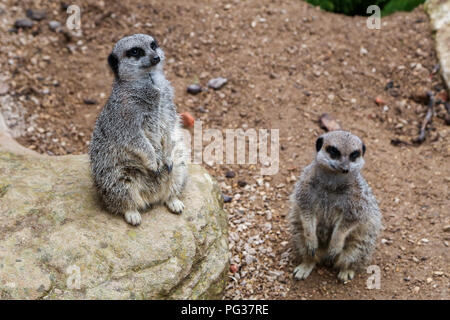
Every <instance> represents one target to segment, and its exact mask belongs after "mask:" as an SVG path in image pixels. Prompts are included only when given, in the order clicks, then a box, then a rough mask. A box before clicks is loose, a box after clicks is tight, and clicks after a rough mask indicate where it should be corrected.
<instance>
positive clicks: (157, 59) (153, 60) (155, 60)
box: [152, 56, 161, 65]
mask: <svg viewBox="0 0 450 320" xmlns="http://www.w3.org/2000/svg"><path fill="white" fill-rule="evenodd" d="M160 61H161V58H160V57H159V56H155V57H153V58H152V65H155V64H158V63H159V62H160Z"/></svg>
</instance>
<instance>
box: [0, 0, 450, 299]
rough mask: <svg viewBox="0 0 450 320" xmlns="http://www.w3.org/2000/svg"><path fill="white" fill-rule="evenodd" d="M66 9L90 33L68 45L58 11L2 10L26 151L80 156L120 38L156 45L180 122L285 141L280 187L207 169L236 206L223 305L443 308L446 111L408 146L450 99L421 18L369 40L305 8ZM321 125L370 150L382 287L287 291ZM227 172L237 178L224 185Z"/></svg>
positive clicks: (107, 4)
mask: <svg viewBox="0 0 450 320" xmlns="http://www.w3.org/2000/svg"><path fill="white" fill-rule="evenodd" d="M75 3H77V4H79V5H80V7H81V10H82V16H81V23H82V32H83V36H82V37H80V38H76V37H72V38H71V39H67V37H66V36H64V34H63V33H56V32H53V31H51V30H50V29H49V26H48V22H49V21H50V20H58V21H60V22H61V23H62V24H64V22H65V19H66V18H67V14H66V12H65V11H64V10H62V9H61V4H60V3H59V2H52V3H51V4H48V3H47V2H45V1H20V2H19V1H10V0H1V1H0V19H1V21H2V23H1V26H0V27H1V29H2V33H1V36H0V43H1V47H0V70H1V71H0V89H2V90H0V102H1V109H0V110H1V111H2V112H3V114H4V115H5V117H6V120H7V122H8V124H9V125H10V126H11V127H12V129H13V130H14V132H15V134H16V136H17V137H18V140H19V142H21V143H22V144H24V145H26V146H28V147H30V148H32V149H35V150H37V151H39V152H43V153H44V152H45V153H49V154H55V155H59V154H79V153H84V152H86V151H87V148H88V144H89V139H90V134H91V132H92V127H93V124H94V121H95V118H96V116H97V114H98V112H99V111H100V109H101V108H102V106H103V104H104V103H105V101H106V99H107V97H108V94H109V91H110V85H111V82H112V74H111V73H110V72H109V70H108V67H107V64H106V57H107V55H108V54H109V52H110V50H111V48H112V46H113V44H114V43H115V42H116V41H117V40H118V39H120V38H121V37H123V36H124V35H127V34H132V33H138V32H142V33H149V34H152V35H154V36H155V37H156V38H157V39H158V40H159V43H160V44H161V46H162V47H163V49H164V50H165V52H166V57H167V61H166V73H167V77H168V78H169V79H170V80H171V81H172V84H173V85H174V87H175V90H176V103H177V105H178V109H179V111H180V112H190V113H191V114H192V115H193V116H194V117H195V118H196V120H197V121H199V120H201V121H202V123H203V127H204V128H217V129H220V130H222V131H224V130H225V129H229V128H230V129H231V128H246V129H248V128H255V129H279V130H280V144H281V149H280V168H279V172H278V173H277V174H276V175H273V176H261V175H260V166H259V165H226V164H215V165H213V166H208V165H206V164H205V166H206V167H207V168H208V170H209V171H210V172H211V173H212V174H213V175H214V176H215V177H216V178H217V180H218V181H219V182H220V183H221V186H222V188H223V192H224V194H225V195H228V196H231V197H233V200H232V201H231V202H230V203H228V204H226V209H227V211H228V212H229V215H230V245H231V251H232V258H231V263H232V264H233V265H234V266H233V267H234V268H235V269H233V271H235V272H231V271H230V279H229V283H228V286H227V290H226V296H225V298H236V299H240V298H266V299H362V298H364V299H431V298H434V299H448V298H449V286H450V284H449V276H450V269H449V254H448V253H449V248H448V246H449V242H450V232H449V231H445V230H447V229H448V225H449V224H450V218H449V204H450V200H449V183H450V165H449V154H450V145H449V139H450V134H449V128H448V126H446V124H445V121H444V119H443V118H444V117H445V111H444V108H443V106H442V105H440V106H438V107H436V110H437V115H436V117H434V121H433V123H432V125H431V126H430V128H429V131H428V135H427V139H426V141H425V142H424V143H423V144H421V145H414V144H412V143H411V141H412V139H414V138H415V137H417V135H418V128H419V126H420V124H421V122H422V119H423V118H424V115H425V112H426V102H425V101H423V96H424V94H425V92H426V91H427V90H429V91H432V92H433V94H434V95H435V96H436V99H439V100H446V99H448V97H447V95H446V93H445V90H443V89H444V84H443V82H442V80H441V78H440V76H439V74H438V73H436V72H435V71H436V68H435V66H436V64H437V58H436V55H435V52H434V48H433V38H432V33H431V30H430V27H429V23H428V18H427V16H426V14H425V13H424V11H423V9H422V8H418V9H416V10H415V11H414V12H412V13H397V14H394V15H392V16H389V17H387V18H383V20H382V28H381V30H370V29H368V28H366V20H365V18H362V17H346V16H341V15H335V14H331V13H326V12H321V11H319V10H317V9H315V8H312V7H310V6H309V5H307V4H305V3H304V2H302V1H299V0H285V1H280V0H274V1H269V0H261V1H225V2H224V1H215V0H213V1H193V0H185V1H147V2H146V4H139V2H138V1H75ZM28 8H32V9H39V8H41V9H45V10H46V11H47V17H46V18H45V19H44V20H43V21H40V22H35V26H34V27H33V28H32V29H31V30H19V31H17V32H13V31H11V30H10V29H11V28H12V26H13V24H14V21H15V19H18V18H23V17H25V10H26V9H28ZM219 76H221V77H225V78H228V83H227V84H226V85H225V86H224V87H223V88H222V89H220V90H218V91H213V90H207V91H205V92H202V93H200V94H198V95H196V96H193V95H189V94H188V93H186V87H187V86H188V85H190V84H192V83H195V82H198V83H199V84H201V85H203V86H205V85H206V83H207V82H208V80H209V79H211V78H215V77H219ZM5 84H6V85H7V87H8V88H6V90H5ZM2 86H3V88H2ZM5 91H6V92H5ZM377 97H378V98H379V100H381V102H380V103H378V104H377V103H375V99H376V98H377ZM87 100H90V101H87ZM324 112H327V113H330V114H331V115H332V116H333V117H335V118H336V119H338V121H339V123H340V124H341V126H342V127H343V128H344V129H347V130H350V131H352V132H353V133H355V134H357V135H359V136H360V137H361V138H362V139H363V140H364V142H365V144H366V145H367V153H366V156H365V159H366V167H365V170H364V175H365V177H366V179H367V180H368V182H369V184H370V185H371V187H372V189H373V192H374V194H375V195H376V197H377V199H378V202H379V206H380V209H381V211H382V212H383V216H384V220H383V223H384V230H383V232H382V235H381V237H380V239H379V245H378V248H377V251H376V254H375V255H374V257H373V261H372V263H373V264H374V265H376V266H378V267H379V268H380V271H381V288H380V289H378V290H377V289H373V290H369V289H368V288H367V286H366V281H367V279H368V278H369V276H370V275H369V274H365V273H361V274H358V275H357V276H356V278H355V279H354V280H353V281H352V282H349V283H346V284H341V283H339V282H338V281H337V278H336V274H335V273H334V272H332V271H329V270H326V269H317V270H315V271H314V272H313V273H312V275H311V276H310V277H309V278H308V279H307V280H306V281H302V282H298V281H294V280H293V278H292V270H293V268H294V265H293V263H292V254H291V251H290V250H291V249H290V244H289V240H290V236H289V234H288V231H287V221H286V214H287V211H288V202H287V199H288V196H289V194H290V193H291V191H292V187H293V184H294V181H295V179H296V176H298V174H299V173H300V172H301V169H302V168H303V167H304V166H305V165H307V164H308V163H309V162H310V161H311V160H312V158H313V156H314V142H315V139H316V138H317V137H318V136H319V135H320V134H321V133H322V132H323V130H322V129H320V128H319V126H318V124H317V119H318V117H319V116H320V115H321V114H322V113H324ZM392 140H395V141H401V142H403V143H400V144H399V145H393V144H392V143H391V141H392ZM206 144H207V143H205V145H206ZM228 171H233V172H234V173H235V177H234V178H226V177H225V175H226V173H227V172H228ZM144 218H145V217H144ZM446 226H447V229H446V228H445V227H446Z"/></svg>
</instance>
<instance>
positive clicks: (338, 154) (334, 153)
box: [325, 146, 341, 159]
mask: <svg viewBox="0 0 450 320" xmlns="http://www.w3.org/2000/svg"><path fill="white" fill-rule="evenodd" d="M325 150H326V151H327V152H328V154H329V155H330V157H331V159H339V158H340V157H341V152H340V151H339V150H338V149H337V148H336V147H333V146H328V147H327V148H326V149H325Z"/></svg>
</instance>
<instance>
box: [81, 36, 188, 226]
mask: <svg viewBox="0 0 450 320" xmlns="http://www.w3.org/2000/svg"><path fill="white" fill-rule="evenodd" d="M163 61H164V52H163V50H162V49H161V48H160V47H159V46H158V43H157V42H156V40H155V39H154V38H153V37H151V36H149V35H145V34H134V35H131V36H128V37H125V38H123V39H121V40H119V41H118V42H117V43H116V44H115V46H114V48H113V51H112V52H111V54H110V55H109V57H108V63H109V66H110V67H111V69H112V71H113V73H114V83H113V87H112V91H111V96H110V97H109V99H108V101H107V103H106V105H105V107H104V108H103V109H102V111H101V113H100V115H99V116H98V118H97V121H96V123H95V127H94V132H93V134H92V140H91V146H90V150H89V155H90V159H91V170H92V176H93V178H94V183H95V186H96V188H97V190H98V193H99V194H100V196H101V198H102V200H103V202H104V204H105V206H106V209H107V210H108V211H110V212H112V213H115V214H121V215H124V217H125V220H126V221H127V222H128V223H130V224H132V225H139V224H140V223H141V215H140V213H139V211H142V210H145V209H146V208H148V207H149V206H151V205H152V204H155V203H163V204H165V205H166V206H167V208H168V209H169V210H170V211H171V212H173V213H177V214H180V213H181V212H182V210H183V208H184V205H183V203H182V202H181V200H180V199H179V196H180V194H181V192H182V190H183V188H184V185H185V182H186V178H187V165H186V163H187V153H186V149H185V146H184V142H183V139H182V133H181V129H180V124H179V123H180V121H179V117H178V114H177V112H176V107H175V104H174V103H173V89H172V86H171V85H170V83H169V81H168V80H167V79H166V78H165V76H164V72H163Z"/></svg>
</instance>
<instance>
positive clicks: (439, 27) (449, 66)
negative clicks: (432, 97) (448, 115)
mask: <svg viewBox="0 0 450 320" xmlns="http://www.w3.org/2000/svg"><path fill="white" fill-rule="evenodd" d="M425 10H426V11H427V12H428V15H429V16H430V20H431V25H432V28H433V31H434V32H435V33H436V51H437V54H438V56H439V62H440V65H441V71H442V76H443V77H444V79H445V82H446V83H447V87H448V88H449V89H450V0H428V1H427V2H426V4H425Z"/></svg>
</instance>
